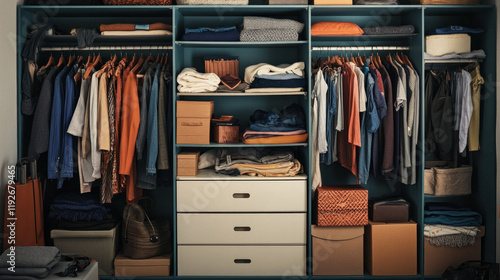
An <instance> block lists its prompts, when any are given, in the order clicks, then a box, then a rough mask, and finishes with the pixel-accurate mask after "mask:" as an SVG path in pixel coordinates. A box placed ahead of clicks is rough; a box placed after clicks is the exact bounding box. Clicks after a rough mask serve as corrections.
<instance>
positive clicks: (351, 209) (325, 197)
mask: <svg viewBox="0 0 500 280" xmlns="http://www.w3.org/2000/svg"><path fill="white" fill-rule="evenodd" d="M314 210H315V214H316V215H315V218H316V224H317V225H318V226H322V227H329V226H364V225H367V224H368V190H367V189H365V188H363V187H361V186H359V185H351V186H323V187H321V188H318V189H317V190H316V198H315V209H314Z"/></svg>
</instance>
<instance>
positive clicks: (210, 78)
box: [177, 68, 220, 92]
mask: <svg viewBox="0 0 500 280" xmlns="http://www.w3.org/2000/svg"><path fill="white" fill-rule="evenodd" d="M177 83H178V84H179V86H178V87H177V89H178V90H179V92H214V91H216V90H217V88H219V84H220V78H219V77H218V76H217V75H215V74H214V73H200V72H198V71H196V69H195V68H184V70H182V72H181V73H180V74H179V75H178V76H177Z"/></svg>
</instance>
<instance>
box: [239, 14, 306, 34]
mask: <svg viewBox="0 0 500 280" xmlns="http://www.w3.org/2000/svg"><path fill="white" fill-rule="evenodd" d="M243 29H245V30H248V29H291V30H294V31H295V32H297V33H300V32H302V30H304V24H303V23H300V22H298V21H295V20H292V19H276V18H268V17H244V18H243Z"/></svg>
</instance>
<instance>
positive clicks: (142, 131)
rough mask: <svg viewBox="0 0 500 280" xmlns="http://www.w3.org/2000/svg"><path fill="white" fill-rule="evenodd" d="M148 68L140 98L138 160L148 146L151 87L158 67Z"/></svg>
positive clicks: (136, 144) (136, 145)
mask: <svg viewBox="0 0 500 280" xmlns="http://www.w3.org/2000/svg"><path fill="white" fill-rule="evenodd" d="M147 65H148V66H150V67H148V68H147V69H146V73H145V74H144V78H143V79H142V90H141V97H140V98H139V106H140V108H141V111H140V118H141V121H140V123H139V131H138V132H137V141H136V142H135V148H136V150H137V159H138V160H142V157H143V154H144V153H143V151H144V147H145V146H146V134H147V123H148V106H149V99H150V96H151V86H152V80H153V78H154V77H153V75H154V69H155V67H156V64H155V65H152V64H147Z"/></svg>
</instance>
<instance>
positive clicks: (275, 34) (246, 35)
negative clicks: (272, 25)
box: [240, 29, 299, 42]
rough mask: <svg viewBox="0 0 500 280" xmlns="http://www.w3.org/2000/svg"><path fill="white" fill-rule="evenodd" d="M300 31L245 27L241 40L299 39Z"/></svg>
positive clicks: (273, 40)
mask: <svg viewBox="0 0 500 280" xmlns="http://www.w3.org/2000/svg"><path fill="white" fill-rule="evenodd" d="M298 40H299V33H297V32H295V31H294V30H292V29H243V30H241V34H240V41H241V42H280V41H284V42H288V41H298Z"/></svg>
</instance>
